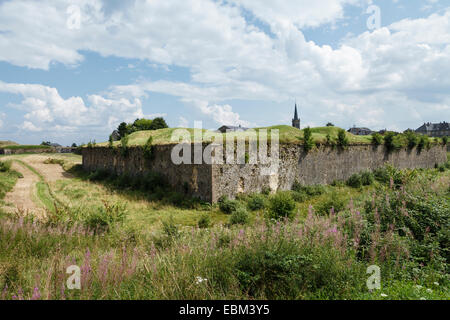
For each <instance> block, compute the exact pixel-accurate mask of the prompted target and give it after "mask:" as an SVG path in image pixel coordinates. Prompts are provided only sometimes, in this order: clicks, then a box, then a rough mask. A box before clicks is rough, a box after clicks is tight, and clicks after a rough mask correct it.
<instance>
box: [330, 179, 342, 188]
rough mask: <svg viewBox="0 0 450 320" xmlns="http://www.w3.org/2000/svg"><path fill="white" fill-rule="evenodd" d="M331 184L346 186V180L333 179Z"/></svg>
mask: <svg viewBox="0 0 450 320" xmlns="http://www.w3.org/2000/svg"><path fill="white" fill-rule="evenodd" d="M331 186H333V187H345V181H342V180H333V182H332V183H331Z"/></svg>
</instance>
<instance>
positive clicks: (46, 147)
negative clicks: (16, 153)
mask: <svg viewBox="0 0 450 320" xmlns="http://www.w3.org/2000/svg"><path fill="white" fill-rule="evenodd" d="M2 148H3V149H10V150H19V149H20V150H22V149H24V150H35V149H51V148H52V147H50V146H41V145H39V146H38V145H7V146H4V147H2Z"/></svg>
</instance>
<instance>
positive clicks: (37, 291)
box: [31, 287, 41, 300]
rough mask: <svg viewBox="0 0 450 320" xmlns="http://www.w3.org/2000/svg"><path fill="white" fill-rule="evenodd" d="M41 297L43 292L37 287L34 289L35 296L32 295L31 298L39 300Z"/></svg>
mask: <svg viewBox="0 0 450 320" xmlns="http://www.w3.org/2000/svg"><path fill="white" fill-rule="evenodd" d="M40 298H41V293H40V292H39V288H38V287H35V288H34V291H33V296H32V297H31V300H39V299H40Z"/></svg>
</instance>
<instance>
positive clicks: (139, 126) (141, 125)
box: [133, 118, 153, 132]
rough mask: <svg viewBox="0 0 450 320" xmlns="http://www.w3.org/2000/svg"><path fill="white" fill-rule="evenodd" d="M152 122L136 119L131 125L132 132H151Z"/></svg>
mask: <svg viewBox="0 0 450 320" xmlns="http://www.w3.org/2000/svg"><path fill="white" fill-rule="evenodd" d="M152 123H153V120H150V119H144V118H142V119H136V120H135V121H134V123H133V132H135V131H143V130H153V128H152Z"/></svg>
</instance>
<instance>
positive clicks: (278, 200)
mask: <svg viewBox="0 0 450 320" xmlns="http://www.w3.org/2000/svg"><path fill="white" fill-rule="evenodd" d="M295 208H296V204H295V201H294V199H293V198H292V196H291V193H290V192H287V191H281V192H277V193H276V194H275V195H273V196H271V197H270V199H269V211H268V217H269V218H270V219H275V220H279V219H282V218H292V217H293V215H294V214H295Z"/></svg>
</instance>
